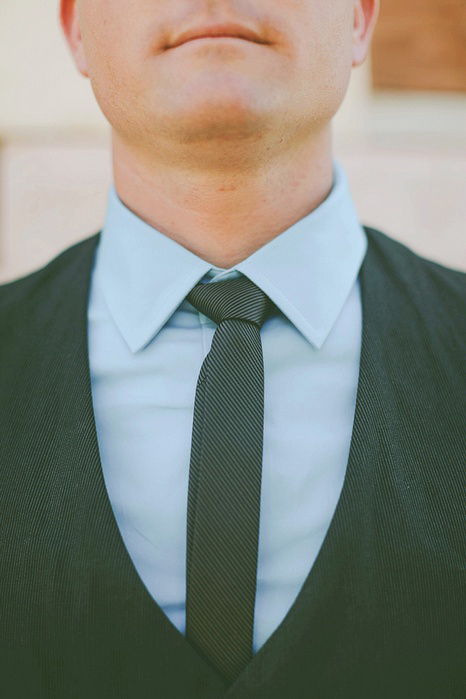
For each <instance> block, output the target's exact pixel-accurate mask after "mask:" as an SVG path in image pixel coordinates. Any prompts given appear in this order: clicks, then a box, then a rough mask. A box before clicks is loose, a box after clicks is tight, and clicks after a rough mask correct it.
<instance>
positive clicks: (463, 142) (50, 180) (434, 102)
mask: <svg viewBox="0 0 466 699" xmlns="http://www.w3.org/2000/svg"><path fill="white" fill-rule="evenodd" d="M370 82H371V81H370V61H367V62H366V63H365V64H364V66H362V67H360V68H358V69H356V70H354V71H353V76H352V80H351V84H350V87H349V90H348V93H347V96H346V98H345V101H344V103H343V105H342V107H341V109H340V111H339V113H338V114H337V116H336V117H335V120H334V146H335V155H336V157H337V158H338V160H339V161H340V162H341V163H342V165H343V167H344V168H345V170H346V172H347V174H348V177H349V181H350V185H351V190H352V193H353V196H354V199H355V202H356V206H357V209H358V212H359V215H360V218H361V221H362V222H363V223H366V224H368V225H372V226H375V227H378V228H380V229H381V230H383V231H384V232H386V233H388V234H389V235H391V236H392V237H394V238H397V239H398V240H401V241H402V242H404V243H406V244H407V245H409V246H410V247H411V248H412V249H414V250H416V251H417V252H419V253H421V254H423V255H425V256H427V257H430V258H431V259H434V260H436V261H438V262H441V263H442V264H446V265H448V266H451V267H455V268H457V269H464V270H466V250H465V244H464V233H465V228H466V223H465V222H466V196H465V192H466V96H465V95H453V94H442V95H437V94H429V93H409V92H404V93H382V94H374V93H373V92H372V90H371V86H370ZM0 95H1V99H0V281H7V280H9V279H13V278H15V277H17V276H19V275H23V274H26V273H27V272H29V271H31V270H33V269H35V268H37V267H39V266H41V265H43V264H45V263H46V262H47V261H48V260H49V259H51V258H52V257H53V256H54V255H56V254H57V253H58V252H60V251H61V250H63V249H64V248H66V247H67V246H68V245H70V244H71V243H72V242H75V241H77V240H80V239H81V238H84V237H86V236H88V235H91V234H92V233H94V232H96V231H97V230H98V229H99V228H100V227H101V225H102V223H103V220H104V214H105V206H106V196H107V191H108V187H109V185H110V183H111V181H112V174H111V159H110V151H109V129H108V125H107V123H106V121H105V119H104V117H103V116H102V114H101V112H100V110H99V108H98V106H97V104H96V101H95V98H94V96H93V94H92V90H91V87H90V84H89V81H87V80H85V79H84V78H82V77H81V76H80V75H79V74H78V72H77V70H76V69H75V67H74V65H73V63H72V60H71V57H70V55H69V52H68V48H67V46H66V44H65V41H64V39H63V38H62V36H61V31H60V28H59V23H58V0H21V2H18V0H1V3H0Z"/></svg>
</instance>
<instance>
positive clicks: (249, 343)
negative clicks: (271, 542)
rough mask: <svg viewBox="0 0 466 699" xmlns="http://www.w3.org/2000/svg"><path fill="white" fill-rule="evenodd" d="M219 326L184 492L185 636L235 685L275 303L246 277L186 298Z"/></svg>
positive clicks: (248, 634)
mask: <svg viewBox="0 0 466 699" xmlns="http://www.w3.org/2000/svg"><path fill="white" fill-rule="evenodd" d="M186 299H187V301H189V302H190V303H191V304H192V305H193V306H194V307H195V308H197V309H198V310H199V311H200V312H201V313H204V315H206V316H208V317H209V318H211V320H213V321H214V322H215V323H216V324H217V325H218V327H217V328H216V330H215V334H214V337H213V339H212V346H211V349H210V352H209V353H208V354H207V356H206V357H205V359H204V362H203V364H202V367H201V371H200V374H199V378H198V382H197V387H196V398H195V402H194V419H193V434H192V447H191V463H190V471H189V489H188V526H187V552H186V564H187V565H186V637H187V639H188V640H189V641H190V642H191V643H192V644H193V645H194V646H195V647H196V648H197V650H198V651H199V652H200V653H201V654H202V655H203V656H204V657H205V658H206V659H207V660H208V661H209V662H210V663H211V664H212V665H213V666H214V667H215V668H216V670H217V671H218V672H220V673H221V674H222V675H223V676H224V677H225V679H226V680H227V681H229V682H232V681H233V680H234V679H235V678H236V677H237V676H238V675H239V674H240V673H241V672H242V670H243V669H244V668H245V667H246V665H247V664H248V663H249V662H250V660H251V658H252V639H253V625H254V603H255V595H256V576H257V551H258V540H259V513H260V490H261V475H262V439H263V424H264V362H263V355H262V343H261V338H260V329H261V326H262V325H263V323H264V322H265V321H266V319H267V318H268V317H269V316H270V315H271V314H272V313H273V312H274V311H276V306H275V305H274V303H273V302H272V301H271V300H270V299H269V298H268V296H267V295H266V294H264V292H263V291H262V290H261V289H259V288H258V287H257V286H256V285H255V284H254V283H253V282H251V281H250V280H249V279H248V278H247V277H245V276H241V277H239V278H237V279H230V280H227V281H222V282H214V283H209V284H202V283H199V284H197V285H196V286H195V287H194V288H193V290H192V291H191V292H190V293H189V294H188V296H187V297H186Z"/></svg>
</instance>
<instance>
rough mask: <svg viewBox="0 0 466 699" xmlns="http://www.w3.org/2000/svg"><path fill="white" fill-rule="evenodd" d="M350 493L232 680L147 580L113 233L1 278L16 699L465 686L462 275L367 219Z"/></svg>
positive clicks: (453, 689) (1, 478) (380, 693)
mask: <svg viewBox="0 0 466 699" xmlns="http://www.w3.org/2000/svg"><path fill="white" fill-rule="evenodd" d="M366 233H367V235H368V240H369V247H368V251H367V255H366V258H365V260H364V263H363V266H362V269H361V274H360V281H361V292H362V301H363V340H362V351H361V363H360V376H359V384H358V396H357V403H356V412H355V419H354V428H353V437H352V443H351V449H350V455H349V461H348V468H347V474H346V478H345V484H344V487H343V491H342V493H341V496H340V500H339V502H338V506H337V509H336V511H335V514H334V517H333V519H332V523H331V525H330V528H329V531H328V533H327V536H326V538H325V541H324V543H323V545H322V548H321V550H320V552H319V556H318V558H317V560H316V562H315V564H314V566H313V568H312V570H311V571H310V574H309V576H308V578H307V579H306V581H305V583H304V585H303V588H302V590H301V592H300V594H299V595H298V598H297V599H296V601H295V603H294V604H293V606H292V608H291V609H290V611H289V613H288V614H287V616H286V618H285V619H284V621H283V622H282V624H281V625H280V626H279V627H278V629H276V631H275V632H274V633H273V634H272V636H271V637H270V638H269V640H268V641H267V643H266V644H265V645H264V646H263V647H262V648H261V649H260V651H259V652H258V653H257V655H256V656H255V657H254V658H253V660H252V661H251V663H250V664H249V666H248V667H247V668H246V670H245V671H244V672H243V673H242V674H241V675H240V677H239V678H238V679H237V680H236V681H235V682H234V683H233V685H231V687H228V686H227V685H226V684H225V682H223V681H222V680H221V678H219V677H218V675H217V674H216V673H215V671H214V670H213V669H212V668H211V667H210V666H209V665H208V664H207V663H206V662H205V661H204V660H202V658H200V657H199V656H198V654H197V653H196V652H195V650H194V649H193V648H192V647H191V646H190V645H189V643H188V641H187V640H186V639H185V638H184V637H183V636H182V635H181V634H180V633H179V631H178V630H177V629H176V628H175V627H174V626H173V625H172V624H171V623H170V622H169V621H168V619H167V617H166V616H165V615H164V614H163V612H162V611H161V610H160V608H159V607H158V606H157V605H156V604H155V603H154V601H153V600H152V598H151V597H150V595H149V594H148V593H147V591H146V589H145V588H144V586H143V585H142V583H141V580H140V579H139V577H138V575H137V573H136V571H135V569H134V566H133V565H132V562H131V560H130V558H129V556H128V554H127V551H126V549H125V547H124V544H123V542H122V539H121V536H120V534H119V531H118V527H117V525H116V522H115V519H114V517H113V513H112V511H111V507H110V504H109V500H108V496H107V493H106V490H105V484H104V481H103V478H102V470H101V465H100V460H99V452H98V445H97V437H96V431H95V423H94V416H93V409H92V397H91V390H90V377H89V366H88V357H87V337H86V323H87V293H88V289H89V278H90V271H91V266H92V259H93V255H94V252H95V246H96V244H97V242H98V236H94V237H92V238H90V239H88V240H86V241H84V242H83V243H80V244H78V245H77V246H74V247H73V248H70V249H69V250H67V251H66V252H65V253H63V254H62V255H61V256H59V257H58V258H56V259H55V260H54V261H52V263H50V264H49V265H48V266H47V267H46V268H44V269H43V270H40V271H38V272H37V273H35V274H33V275H30V276H28V277H27V278H25V279H22V280H18V281H16V282H14V283H12V284H8V285H6V286H4V287H3V288H2V289H1V291H0V325H1V332H2V343H1V348H0V352H1V356H0V368H1V374H0V410H1V427H2V440H1V444H0V492H1V503H0V512H1V521H0V545H1V551H0V610H1V620H0V625H1V632H2V633H1V636H0V637H1V640H0V644H1V648H0V651H1V652H0V686H1V687H2V690H3V693H4V695H5V696H7V697H9V699H10V698H11V699H19V698H21V699H27V698H29V697H31V698H32V697H34V699H37V698H41V699H42V698H44V699H45V698H47V699H49V698H51V697H54V698H55V697H67V698H69V697H70V698H71V697H76V698H78V697H79V698H82V697H83V696H92V697H95V698H96V699H97V698H102V699H103V698H107V697H108V698H109V699H110V697H112V699H120V698H121V699H123V698H126V697H127V698H128V699H129V698H130V697H131V699H138V698H139V697H141V699H142V697H150V696H153V697H170V698H174V699H177V698H178V697H179V698H180V699H181V698H183V699H186V698H187V697H199V698H202V699H207V698H212V699H214V698H217V697H227V698H229V699H235V698H236V699H249V698H251V699H252V698H256V697H261V698H262V697H263V698H264V699H265V698H267V699H275V698H276V699H278V698H280V699H282V698H283V696H287V697H296V699H300V698H302V699H304V698H305V697H306V698H309V697H316V699H338V698H340V697H341V698H351V699H352V698H353V697H354V698H355V699H356V698H357V699H373V697H378V698H380V699H388V698H390V699H391V698H393V699H395V698H396V699H401V698H405V699H412V698H413V697H422V699H426V698H430V699H434V698H435V699H438V698H439V697H449V699H456V698H458V699H459V697H462V696H463V695H464V689H465V683H464V680H465V678H464V674H463V673H464V669H463V665H464V662H463V661H464V635H463V629H464V626H463V619H464V611H465V600H464V562H465V555H464V554H465V552H464V536H463V501H462V494H463V492H464V485H465V483H464V446H465V444H464V408H465V405H464V395H465V390H464V388H465V386H464V370H463V366H464V365H463V362H464V351H465V342H464V337H465V332H464V317H465V275H463V274H461V273H459V272H456V271H454V270H449V269H446V268H444V267H442V266H440V265H437V264H435V263H432V262H430V261H427V260H424V259H422V258H420V257H418V256H417V255H415V254H414V253H412V252H411V251H409V250H408V249H407V248H405V247H404V246H402V245H400V244H398V243H396V242H394V241H392V240H390V239H389V238H388V237H386V236H384V235H383V234H382V233H380V232H378V231H375V230H373V229H368V228H366Z"/></svg>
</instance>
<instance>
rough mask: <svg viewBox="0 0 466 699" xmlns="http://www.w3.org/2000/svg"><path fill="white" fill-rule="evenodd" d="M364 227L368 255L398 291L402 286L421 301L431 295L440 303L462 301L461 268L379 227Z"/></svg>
mask: <svg viewBox="0 0 466 699" xmlns="http://www.w3.org/2000/svg"><path fill="white" fill-rule="evenodd" d="M364 230H365V231H366V234H367V237H368V243H369V251H370V254H371V256H372V257H373V259H375V260H376V262H377V266H378V267H379V269H380V270H381V271H383V272H384V273H385V275H386V277H387V278H390V279H391V280H392V282H393V283H394V284H396V285H397V286H398V287H399V289H400V291H401V290H402V288H403V287H404V289H405V291H406V292H408V291H409V293H410V294H411V295H412V296H413V298H414V299H416V300H417V301H418V302H419V303H421V304H422V303H424V302H426V301H427V302H428V301H429V300H430V301H431V300H432V296H435V297H436V299H437V301H438V302H440V303H442V302H443V303H447V304H448V303H450V304H454V305H456V304H458V305H460V306H461V305H464V303H465V301H466V273H465V272H463V271H461V270H459V269H453V268H451V267H446V266H444V265H442V264H439V263H438V262H434V261H433V260H429V259H428V258H426V257H423V256H422V255H419V254H418V253H416V252H414V251H413V250H411V248H409V247H408V246H407V245H405V244H403V243H400V242H398V241H397V240H394V239H393V238H391V237H389V236H388V235H386V234H385V233H382V232H381V231H380V230H377V229H375V228H371V227H369V226H364Z"/></svg>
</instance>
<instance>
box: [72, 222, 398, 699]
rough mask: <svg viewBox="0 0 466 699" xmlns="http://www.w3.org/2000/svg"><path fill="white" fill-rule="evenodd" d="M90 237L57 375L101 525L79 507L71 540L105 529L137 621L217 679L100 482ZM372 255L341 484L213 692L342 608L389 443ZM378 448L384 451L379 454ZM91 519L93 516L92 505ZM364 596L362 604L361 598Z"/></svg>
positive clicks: (365, 272) (239, 693) (85, 575)
mask: <svg viewBox="0 0 466 699" xmlns="http://www.w3.org/2000/svg"><path fill="white" fill-rule="evenodd" d="M98 241H99V234H97V235H96V236H93V238H91V239H89V241H88V244H87V245H85V246H83V249H82V253H83V257H82V260H81V263H80V265H81V267H80V269H81V270H82V269H83V267H84V268H85V269H86V274H80V275H79V276H77V278H76V280H75V286H74V287H73V289H72V291H69V290H68V292H69V294H70V295H71V296H70V298H71V305H72V306H73V309H70V305H69V303H68V304H67V305H66V308H65V307H64V305H63V313H64V317H63V323H64V324H65V325H66V326H67V327H68V329H69V333H67V334H66V337H67V338H68V340H67V342H70V343H79V345H80V347H81V351H80V352H79V354H78V355H77V356H78V357H79V360H78V365H75V366H67V367H66V369H64V370H63V371H64V372H65V373H66V374H67V375H66V376H64V375H63V373H62V375H61V377H60V380H61V381H62V382H64V384H65V385H67V386H68V387H69V386H70V385H71V384H73V385H74V386H75V387H76V388H75V390H74V391H72V392H73V394H74V395H75V396H76V401H75V403H74V405H73V410H74V415H68V420H67V423H68V424H69V425H70V431H69V439H73V438H75V437H76V435H77V433H81V432H82V431H84V430H85V431H86V434H88V440H90V441H89V443H88V450H87V454H86V460H85V461H84V462H83V467H85V473H83V474H82V480H81V482H80V483H79V484H78V486H77V487H79V488H82V489H83V502H84V503H87V502H88V499H87V498H86V496H85V494H84V493H85V492H86V489H91V490H92V491H93V492H94V497H93V499H92V503H93V506H94V507H95V506H96V503H98V507H99V512H98V513H97V514H98V518H99V520H100V521H101V522H102V528H101V529H100V530H99V531H97V530H96V531H93V532H89V531H86V526H92V525H87V524H86V522H87V521H89V520H88V518H87V517H86V516H85V513H83V512H82V511H81V512H80V515H79V527H80V528H81V531H77V532H76V535H75V538H74V544H73V545H74V546H77V547H80V545H81V542H82V540H83V537H84V538H85V539H86V541H87V540H88V539H89V537H91V539H92V538H94V537H97V539H98V538H99V537H100V538H101V542H102V539H103V537H104V536H105V539H106V540H105V545H104V544H103V543H101V545H100V548H101V549H104V550H106V551H108V556H109V557H112V558H114V559H117V560H118V564H119V571H121V575H122V576H126V577H127V585H126V587H127V589H128V591H129V594H133V595H135V596H138V606H139V608H141V607H142V608H144V610H145V614H144V619H145V623H149V624H150V623H153V624H154V628H156V627H157V625H159V626H160V624H162V626H163V627H164V633H165V638H168V639H169V642H170V643H173V648H174V650H175V649H183V654H184V655H186V654H187V655H188V656H189V657H192V654H194V655H195V656H196V655H197V656H198V660H199V664H200V666H201V667H203V670H204V672H206V673H209V672H211V673H213V674H215V675H216V677H217V678H218V680H219V687H220V686H221V684H222V683H223V681H222V680H221V678H219V677H218V675H217V673H216V672H215V670H214V669H213V668H211V667H210V665H208V663H207V662H206V661H205V660H204V659H203V658H201V656H200V655H199V654H198V653H197V651H196V650H195V649H194V648H193V647H192V646H191V644H190V643H189V641H188V640H187V639H186V638H185V636H184V635H183V634H182V633H181V632H180V631H179V630H178V629H177V628H176V627H175V626H174V625H173V624H172V622H171V621H170V620H169V619H168V617H167V616H166V614H165V613H164V612H163V610H162V609H161V607H160V606H159V605H158V604H157V602H156V601H154V599H153V598H152V596H151V595H150V593H149V592H148V590H147V588H146V587H145V585H144V583H143V582H142V580H141V578H140V577H139V574H138V573H137V570H136V568H135V566H134V564H133V561H132V559H131V557H130V556H129V553H128V551H127V549H126V546H125V543H124V540H123V538H122V535H121V533H120V530H119V527H118V524H117V521H116V518H115V516H114V513H113V509H112V506H111V503H110V499H109V496H108V493H107V489H106V486H105V481H104V476H103V470H102V464H101V459H100V453H99V446H98V439H97V431H96V422H95V415H94V410H93V403H92V391H91V377H90V366H89V352H88V323H87V308H88V299H89V290H90V280H91V272H92V262H93V257H94V253H95V248H96V246H97V244H98ZM374 258H375V255H373V254H372V250H371V244H370V237H369V246H368V250H367V253H366V257H365V260H364V262H363V265H362V268H361V272H360V283H361V296H362V306H363V332H362V346H361V356H360V364H359V378H358V387H357V396H356V408H355V415H354V423H353V432H352V436H351V445H350V450H349V457H348V464H347V469H346V474H345V479H344V483H343V488H342V490H341V493H340V497H339V499H338V503H337V506H336V509H335V511H334V514H333V517H332V520H331V523H330V526H329V528H328V530H327V533H326V535H325V538H324V541H323V543H322V546H321V548H320V550H319V553H318V555H317V558H316V560H315V562H314V564H313V566H312V568H311V570H310V571H309V573H308V575H307V577H306V580H305V582H304V583H303V585H302V587H301V590H300V592H299V594H298V595H297V597H296V599H295V601H294V602H293V604H292V605H291V607H290V609H289V611H288V613H287V614H286V616H285V617H284V619H283V620H282V622H281V623H280V624H279V626H278V627H277V628H276V629H275V631H274V632H273V633H272V634H271V636H270V637H269V638H268V640H267V641H266V642H265V643H264V645H263V646H262V647H261V648H260V649H259V650H258V652H257V653H256V654H255V655H254V657H253V659H252V660H251V662H250V663H249V665H248V666H247V667H246V668H245V670H244V671H243V673H242V674H241V675H240V676H239V677H238V678H237V679H236V681H235V682H234V683H233V684H232V685H231V686H230V687H229V688H228V687H227V686H226V684H225V683H223V685H224V690H220V689H219V692H220V693H219V696H225V697H229V698H230V699H234V698H237V699H240V698H241V699H243V697H245V696H246V692H247V688H248V687H250V686H253V685H257V684H259V683H260V682H261V677H262V671H263V668H264V666H265V665H267V666H268V667H270V665H271V664H272V665H275V666H277V667H278V666H281V665H283V664H285V663H287V662H288V661H290V662H291V661H292V656H293V652H294V651H293V648H294V647H295V645H296V644H300V643H301V642H302V640H301V639H302V636H303V634H305V633H306V634H308V633H309V628H310V627H311V628H312V626H314V627H315V628H318V629H322V628H325V627H326V622H325V618H326V616H328V617H329V618H330V617H332V618H334V617H335V615H336V614H338V613H339V610H340V607H341V610H343V606H342V605H344V604H347V602H348V601H347V600H345V601H344V600H339V599H338V594H337V588H336V587H335V586H336V584H337V581H338V580H341V578H342V577H343V576H345V575H346V574H350V572H351V565H352V562H353V560H355V559H356V556H357V554H356V551H357V550H359V551H360V550H361V549H364V547H365V546H367V545H368V537H370V536H371V534H370V531H371V527H370V521H371V516H372V515H371V512H372V510H371V507H370V506H369V507H368V503H371V502H372V501H373V496H372V490H373V487H374V486H373V478H371V477H370V475H371V471H372V470H373V469H374V468H375V467H376V463H377V458H385V459H386V458H389V450H388V449H386V448H385V446H384V445H383V444H380V441H379V440H380V438H379V429H377V428H378V427H380V420H381V419H383V417H384V415H385V407H384V401H382V399H381V391H379V390H378V387H379V382H378V367H379V366H380V365H379V362H380V359H379V356H378V355H379V353H381V352H383V348H381V347H380V346H379V345H380V343H379V342H377V330H376V328H377V309H376V300H375V298H374V296H375V295H376V288H375V287H376V285H375V284H374V283H373V274H372V267H373V265H375V264H376V261H375V259H374ZM70 311H71V312H70ZM379 320H380V319H379ZM369 398H370V400H369ZM369 403H370V405H371V406H372V409H371V410H370V411H369V410H368V408H367V406H368V404H369ZM374 405H375V406H376V408H375V410H374V409H373V408H374ZM382 453H383V454H384V455H383V456H382V457H381V455H382ZM87 506H90V505H87ZM83 507H86V505H83ZM92 520H93V521H96V513H95V512H94V513H93V516H92ZM84 548H85V547H84ZM96 565H97V562H96V561H95V560H92V561H91V560H82V559H81V569H80V571H79V575H80V576H81V578H82V579H83V580H85V579H89V578H92V577H95V575H96V573H95V566H96ZM365 603H366V600H364V601H363V600H359V604H361V605H363V604H365ZM367 603H368V604H369V601H367ZM345 613H347V611H345ZM331 626H332V624H328V627H329V628H330V627H331ZM314 643H315V648H310V653H314V658H319V657H320V656H322V654H323V653H325V652H327V650H326V649H328V648H329V646H330V644H331V643H332V637H331V636H330V635H329V636H325V637H322V635H321V637H320V638H315V640H313V641H312V644H314ZM322 657H323V656H322ZM180 671H182V669H180Z"/></svg>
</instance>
